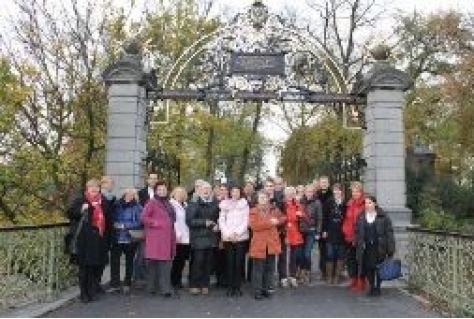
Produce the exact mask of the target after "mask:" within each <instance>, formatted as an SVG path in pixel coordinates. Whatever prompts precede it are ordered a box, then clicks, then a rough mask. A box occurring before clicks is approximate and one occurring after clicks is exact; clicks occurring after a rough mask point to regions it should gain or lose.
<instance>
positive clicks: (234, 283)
mask: <svg viewBox="0 0 474 319" xmlns="http://www.w3.org/2000/svg"><path fill="white" fill-rule="evenodd" d="M224 249H225V257H226V272H227V280H226V283H227V287H229V288H232V289H240V286H241V284H242V267H243V265H245V250H246V243H245V242H236V243H232V242H224Z"/></svg>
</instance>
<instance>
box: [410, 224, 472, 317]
mask: <svg viewBox="0 0 474 319" xmlns="http://www.w3.org/2000/svg"><path fill="white" fill-rule="evenodd" d="M408 232H409V248H408V249H409V251H408V256H407V259H408V267H409V270H408V271H409V277H408V283H409V285H410V287H412V288H415V289H416V290H418V291H422V292H424V293H426V294H427V295H429V296H430V297H431V298H433V299H434V300H436V301H437V302H441V303H443V304H444V305H445V306H447V307H449V308H450V309H451V310H453V311H455V312H456V313H458V314H461V315H468V316H472V315H474V236H470V235H462V234H458V233H446V232H442V231H433V230H426V229H421V228H418V227H409V228H408Z"/></svg>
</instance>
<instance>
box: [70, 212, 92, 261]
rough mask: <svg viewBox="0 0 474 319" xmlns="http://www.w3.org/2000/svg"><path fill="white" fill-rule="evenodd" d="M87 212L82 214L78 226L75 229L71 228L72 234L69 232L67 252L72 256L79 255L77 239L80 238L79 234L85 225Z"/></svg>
mask: <svg viewBox="0 0 474 319" xmlns="http://www.w3.org/2000/svg"><path fill="white" fill-rule="evenodd" d="M86 217H87V214H86V213H84V214H82V216H81V219H80V220H79V222H78V223H77V226H76V227H75V229H74V228H73V229H71V232H70V234H68V235H69V236H68V237H69V238H68V239H67V240H66V249H67V253H69V254H70V255H71V256H77V251H78V248H77V239H78V238H79V234H80V233H81V230H82V226H83V225H84V222H85V220H86Z"/></svg>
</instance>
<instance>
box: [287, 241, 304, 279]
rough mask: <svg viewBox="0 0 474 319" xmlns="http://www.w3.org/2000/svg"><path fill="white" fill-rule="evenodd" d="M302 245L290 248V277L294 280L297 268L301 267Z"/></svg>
mask: <svg viewBox="0 0 474 319" xmlns="http://www.w3.org/2000/svg"><path fill="white" fill-rule="evenodd" d="M302 255H303V245H296V246H290V263H289V268H290V277H293V278H296V273H297V272H298V268H301V265H302V258H301V257H302Z"/></svg>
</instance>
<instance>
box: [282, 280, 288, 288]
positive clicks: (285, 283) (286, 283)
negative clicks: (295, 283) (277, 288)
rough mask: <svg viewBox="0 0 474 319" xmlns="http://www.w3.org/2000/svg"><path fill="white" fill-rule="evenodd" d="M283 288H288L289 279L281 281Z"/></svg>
mask: <svg viewBox="0 0 474 319" xmlns="http://www.w3.org/2000/svg"><path fill="white" fill-rule="evenodd" d="M281 286H282V287H283V288H288V278H284V279H282V280H281Z"/></svg>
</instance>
